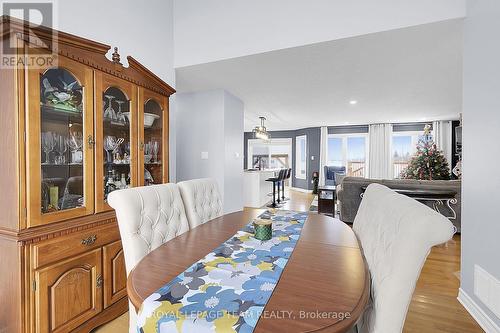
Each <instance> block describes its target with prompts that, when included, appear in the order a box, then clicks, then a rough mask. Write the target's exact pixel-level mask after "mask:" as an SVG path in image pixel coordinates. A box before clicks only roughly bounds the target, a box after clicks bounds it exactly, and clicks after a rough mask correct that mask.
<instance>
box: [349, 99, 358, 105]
mask: <svg viewBox="0 0 500 333" xmlns="http://www.w3.org/2000/svg"><path fill="white" fill-rule="evenodd" d="M349 104H351V105H355V104H358V101H355V100H352V101H349Z"/></svg>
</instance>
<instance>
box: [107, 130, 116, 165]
mask: <svg viewBox="0 0 500 333" xmlns="http://www.w3.org/2000/svg"><path fill="white" fill-rule="evenodd" d="M115 148H116V137H114V136H112V135H107V136H105V137H104V150H105V151H106V152H107V155H106V160H107V162H108V163H113V150H115Z"/></svg>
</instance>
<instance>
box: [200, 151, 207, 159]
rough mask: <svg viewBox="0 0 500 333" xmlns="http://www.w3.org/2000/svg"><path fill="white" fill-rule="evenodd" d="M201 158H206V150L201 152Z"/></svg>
mask: <svg viewBox="0 0 500 333" xmlns="http://www.w3.org/2000/svg"><path fill="white" fill-rule="evenodd" d="M201 159H202V160H208V151H202V152H201Z"/></svg>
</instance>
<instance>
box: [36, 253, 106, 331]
mask: <svg viewBox="0 0 500 333" xmlns="http://www.w3.org/2000/svg"><path fill="white" fill-rule="evenodd" d="M35 281H36V292H35V317H36V331H37V332H38V333H46V332H54V333H56V332H69V331H71V330H73V329H74V328H76V327H77V326H79V325H81V324H82V323H84V322H85V321H87V320H89V319H90V318H92V317H93V316H95V315H96V314H97V313H99V312H100V311H101V310H102V276H101V249H96V250H94V251H91V252H88V253H85V254H83V255H80V256H76V257H73V258H70V259H68V260H65V261H62V262H59V263H57V264H53V265H50V266H47V267H46V268H42V269H39V270H37V271H35Z"/></svg>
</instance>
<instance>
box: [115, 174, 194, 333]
mask: <svg viewBox="0 0 500 333" xmlns="http://www.w3.org/2000/svg"><path fill="white" fill-rule="evenodd" d="M108 203H109V205H110V206H111V207H113V208H114V209H115V211H116V218H117V220H118V227H119V229H120V236H121V239H122V246H123V253H124V256H125V268H126V270H127V276H128V275H129V273H130V271H131V270H132V269H133V268H134V267H135V265H137V263H138V262H139V261H140V260H141V259H142V258H143V257H144V256H146V255H147V254H148V253H149V252H151V251H153V250H154V249H156V248H157V247H159V246H160V245H162V244H163V243H165V242H167V241H169V240H170V239H172V238H174V237H176V236H178V235H180V234H182V233H184V232H186V231H188V230H189V224H188V221H187V217H186V213H185V211H184V205H183V203H182V199H181V195H180V192H179V188H178V187H177V185H176V184H161V185H153V186H145V187H136V188H130V189H126V190H119V191H114V192H112V193H110V194H109V196H108ZM166 260H167V259H166ZM129 316H130V324H129V327H130V332H137V327H136V321H137V314H136V312H135V308H134V306H133V305H132V303H130V302H129Z"/></svg>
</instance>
